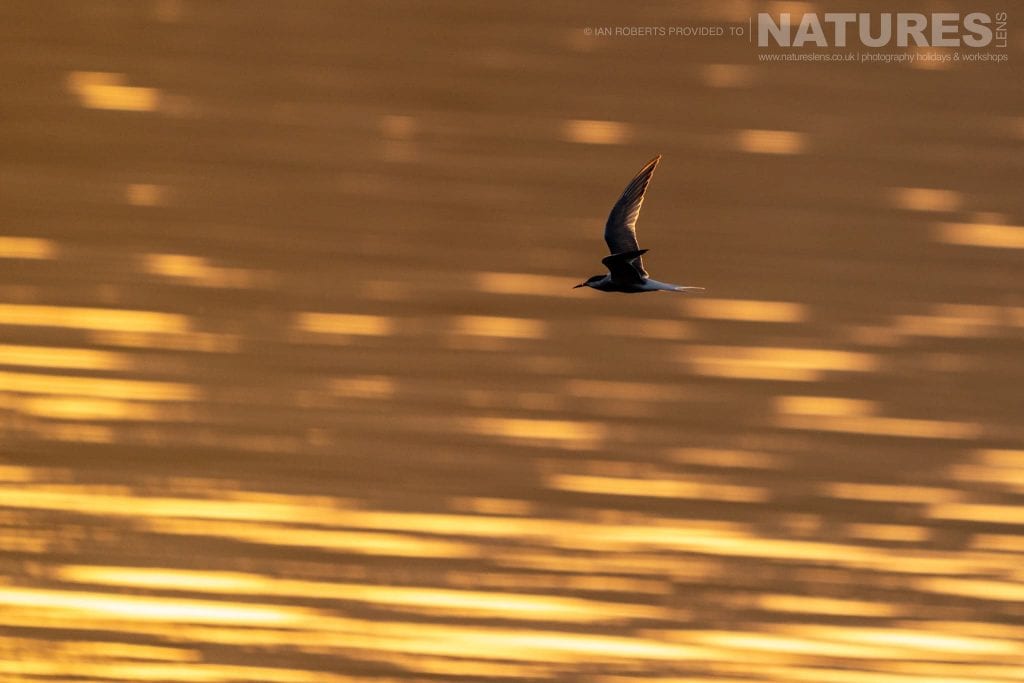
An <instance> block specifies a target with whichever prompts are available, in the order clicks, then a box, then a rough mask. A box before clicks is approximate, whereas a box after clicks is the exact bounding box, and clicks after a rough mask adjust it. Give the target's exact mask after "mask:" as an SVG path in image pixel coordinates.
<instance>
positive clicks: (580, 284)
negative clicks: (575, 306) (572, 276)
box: [572, 282, 586, 289]
mask: <svg viewBox="0 0 1024 683" xmlns="http://www.w3.org/2000/svg"><path fill="white" fill-rule="evenodd" d="M584 284H586V283H584V282H581V283H579V284H578V285H573V286H572V288H573V289H579V288H580V287H582V286H583V285H584Z"/></svg>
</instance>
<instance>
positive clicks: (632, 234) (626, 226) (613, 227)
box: [573, 154, 704, 294]
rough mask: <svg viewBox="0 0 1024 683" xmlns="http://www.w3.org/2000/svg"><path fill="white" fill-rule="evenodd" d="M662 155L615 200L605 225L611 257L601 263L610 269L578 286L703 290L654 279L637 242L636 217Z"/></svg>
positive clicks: (618, 289)
mask: <svg viewBox="0 0 1024 683" xmlns="http://www.w3.org/2000/svg"><path fill="white" fill-rule="evenodd" d="M659 161H661V155H660V154H659V155H658V156H656V157H654V158H653V159H651V160H650V161H648V162H647V165H646V166H644V167H643V168H642V169H640V172H639V173H637V174H636V176H635V177H634V178H633V180H631V181H629V185H627V186H626V189H625V191H623V193H622V196H621V197H619V201H617V202H615V206H613V207H612V212H611V213H610V214H609V215H608V222H607V223H606V224H605V226H604V241H605V242H607V243H608V249H609V251H611V256H605V257H604V258H603V259H601V263H603V264H604V265H605V267H606V268H608V274H606V275H593V276H591V277H589V278H587V280H586V282H581V283H579V284H578V285H576V286H575V287H573V289H576V288H577V287H590V288H591V289H599V290H601V291H602V292H623V293H625V294H637V293H639V292H658V291H663V292H703V291H704V288H703V287H682V286H680V285H672V284H669V283H667V282H658V281H657V280H654V279H652V278H651V277H650V276H649V275H648V274H647V271H646V270H644V260H643V255H644V254H646V253H647V249H641V248H640V244H639V243H638V242H637V241H636V219H637V216H639V215H640V206H641V205H642V204H643V203H644V193H645V192H646V191H647V186H648V185H649V184H650V182H651V176H653V175H654V169H655V168H657V167H658V162H659Z"/></svg>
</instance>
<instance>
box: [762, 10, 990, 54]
mask: <svg viewBox="0 0 1024 683" xmlns="http://www.w3.org/2000/svg"><path fill="white" fill-rule="evenodd" d="M757 45H758V47H848V46H849V47H866V48H880V47H910V46H912V45H913V46H917V47H972V48H986V47H987V48H997V49H998V48H1006V47H1007V13H1006V12H996V13H995V14H994V15H989V14H986V13H984V12H970V13H968V14H960V13H959V12H937V13H933V14H919V13H917V12H895V13H894V12H884V13H881V14H869V13H866V12H862V13H853V12H828V13H824V14H817V13H807V14H804V15H803V16H802V17H801V18H800V19H798V20H797V21H795V22H794V21H793V17H792V15H791V14H790V13H788V12H783V13H781V14H779V15H778V18H777V19H776V17H775V16H773V15H772V14H769V13H767V12H761V13H759V14H758V15H757Z"/></svg>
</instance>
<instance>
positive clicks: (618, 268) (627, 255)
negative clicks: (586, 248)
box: [601, 249, 647, 285]
mask: <svg viewBox="0 0 1024 683" xmlns="http://www.w3.org/2000/svg"><path fill="white" fill-rule="evenodd" d="M646 253H647V250H646V249H636V250H633V251H626V252H623V253H621V254H612V255H611V256H605V257H604V258H603V259H601V263H603V264H604V265H605V267H606V268H607V269H608V272H609V273H611V274H612V279H613V280H615V281H616V282H618V283H620V284H624V285H625V284H629V285H640V284H643V283H644V281H645V280H646V279H647V274H646V273H643V272H641V270H640V269H639V268H637V264H638V263H640V257H641V256H642V255H643V254H646Z"/></svg>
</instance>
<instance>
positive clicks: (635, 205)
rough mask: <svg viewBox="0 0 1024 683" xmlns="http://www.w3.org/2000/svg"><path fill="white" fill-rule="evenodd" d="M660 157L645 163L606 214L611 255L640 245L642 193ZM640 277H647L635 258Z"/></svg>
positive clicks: (645, 189) (642, 266) (606, 239)
mask: <svg viewBox="0 0 1024 683" xmlns="http://www.w3.org/2000/svg"><path fill="white" fill-rule="evenodd" d="M659 161H661V155H660V154H659V155H658V156H656V157H654V158H653V159H651V160H650V161H648V162H647V165H646V166H644V167H643V168H642V169H640V172H639V173H637V174H636V177H634V178H633V180H631V181H630V182H629V185H627V186H626V189H625V190H624V191H623V193H622V196H621V197H619V201H617V202H615V206H613V207H612V212H611V213H610V214H608V222H607V223H605V226H604V241H605V242H607V243H608V249H609V250H610V251H611V253H612V254H622V253H625V252H628V251H637V250H638V249H640V244H639V243H638V242H637V241H636V219H637V216H639V215H640V206H641V205H642V204H643V203H644V193H645V192H646V191H647V186H648V185H649V184H650V182H651V176H652V175H654V169H655V168H657V167H658V162H659ZM634 265H635V266H636V269H637V270H638V271H639V272H640V275H642V276H643V277H647V271H646V270H644V262H643V259H640V258H637V260H636V262H635V263H634Z"/></svg>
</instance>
